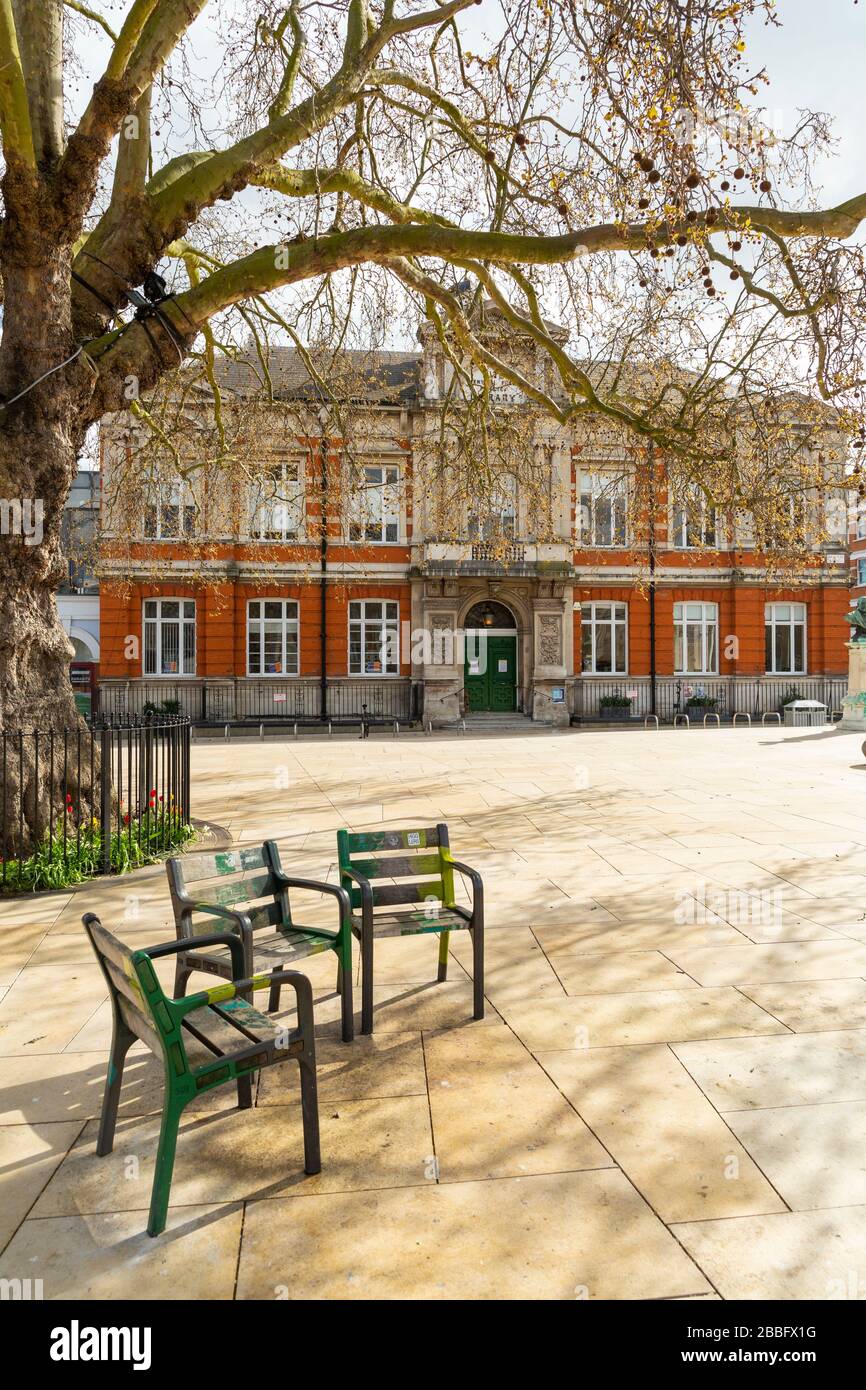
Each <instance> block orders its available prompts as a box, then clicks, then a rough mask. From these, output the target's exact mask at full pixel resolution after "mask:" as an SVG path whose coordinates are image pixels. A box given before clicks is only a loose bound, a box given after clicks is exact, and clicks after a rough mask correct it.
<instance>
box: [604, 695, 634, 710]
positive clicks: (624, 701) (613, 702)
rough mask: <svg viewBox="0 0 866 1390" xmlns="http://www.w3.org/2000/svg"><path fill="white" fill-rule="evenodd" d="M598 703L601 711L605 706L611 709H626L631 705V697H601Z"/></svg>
mask: <svg viewBox="0 0 866 1390" xmlns="http://www.w3.org/2000/svg"><path fill="white" fill-rule="evenodd" d="M598 703H599V705H600V707H601V708H602V709H604V708H605V706H609V707H612V708H613V709H628V708H629V707H630V705H631V696H629V695H602V696H601V698H600V699H599V702H598Z"/></svg>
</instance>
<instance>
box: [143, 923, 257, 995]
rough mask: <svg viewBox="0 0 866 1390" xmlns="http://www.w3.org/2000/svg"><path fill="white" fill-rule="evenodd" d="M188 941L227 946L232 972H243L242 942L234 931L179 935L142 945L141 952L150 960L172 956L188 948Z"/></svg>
mask: <svg viewBox="0 0 866 1390" xmlns="http://www.w3.org/2000/svg"><path fill="white" fill-rule="evenodd" d="M190 941H195V943H196V946H227V947H228V949H229V951H230V952H231V957H232V974H233V975H242V974H243V971H244V943H243V941H242V940H241V939H240V937H239V936H238V935H237V933H236V932H210V933H209V934H208V935H207V936H196V937H189V936H181V937H179V938H178V939H177V941H167V942H165V943H164V944H162V945H160V946H144V947H142V948H141V953H142V955H145V956H149V957H150V958H151V960H159V958H160V957H161V956H174V955H177V953H178V952H179V951H186V950H188V949H189V943H190ZM193 997H194V996H193V995H191V996H190V998H193Z"/></svg>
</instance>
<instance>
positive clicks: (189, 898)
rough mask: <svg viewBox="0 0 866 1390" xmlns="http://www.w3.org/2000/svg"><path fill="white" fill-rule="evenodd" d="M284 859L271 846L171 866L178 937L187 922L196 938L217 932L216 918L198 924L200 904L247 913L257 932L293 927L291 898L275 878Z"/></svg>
mask: <svg viewBox="0 0 866 1390" xmlns="http://www.w3.org/2000/svg"><path fill="white" fill-rule="evenodd" d="M279 862H280V861H279V853H278V851H277V847H276V845H275V844H274V842H273V841H272V840H266V841H265V843H264V844H263V845H251V846H250V847H249V848H248V849H225V850H215V851H213V852H212V853H210V854H185V855H183V856H182V857H178V858H176V859H168V860H166V872H167V874H168V884H169V889H170V891H171V902H172V907H173V908H174V916H175V923H176V926H177V931H178V935H180V934H181V919H182V917H184V916H186V917H187V921H188V923H189V925H190V926H191V928H192V933H193V935H197V936H198V935H201V934H202V933H207V932H212V931H213V930H214V919H213V917H210V918H207V917H199V919H198V921H197V922H196V920H195V909H196V904H198V903H201V904H203V905H216V906H218V907H229V908H233V909H234V910H235V911H237V912H245V913H246V914H247V916H248V917H249V919H250V925H251V927H252V928H253V930H254V931H255V930H256V929H257V928H259V927H275V926H291V921H292V919H291V911H290V908H289V895H288V893H287V892H286V891H285V890H284V889H283V888H281V887H280V884H279V882H278V880H277V878H276V876H275V874H274V866H277V867H279Z"/></svg>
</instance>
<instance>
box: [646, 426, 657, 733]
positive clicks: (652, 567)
mask: <svg viewBox="0 0 866 1390" xmlns="http://www.w3.org/2000/svg"><path fill="white" fill-rule="evenodd" d="M648 506H649V637H650V713H651V714H657V713H658V711H657V709H656V490H655V454H654V451H653V446H652V443H650V446H649V502H648Z"/></svg>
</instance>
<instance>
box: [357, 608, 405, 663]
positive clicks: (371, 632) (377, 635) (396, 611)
mask: <svg viewBox="0 0 866 1390" xmlns="http://www.w3.org/2000/svg"><path fill="white" fill-rule="evenodd" d="M399 673H400V605H399V603H391V602H386V601H385V600H383V599H360V600H358V599H353V600H352V601H351V602H350V604H349V675H350V676H396V675H399Z"/></svg>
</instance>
